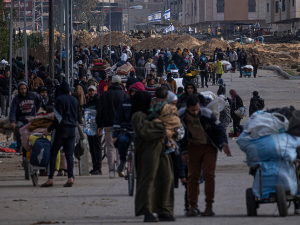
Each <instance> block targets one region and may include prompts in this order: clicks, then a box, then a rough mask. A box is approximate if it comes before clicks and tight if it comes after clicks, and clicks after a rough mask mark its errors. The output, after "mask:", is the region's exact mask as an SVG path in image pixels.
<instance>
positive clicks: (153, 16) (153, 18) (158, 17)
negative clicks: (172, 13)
mask: <svg viewBox="0 0 300 225" xmlns="http://www.w3.org/2000/svg"><path fill="white" fill-rule="evenodd" d="M148 21H149V22H150V23H151V22H157V21H161V11H159V12H156V13H152V14H150V15H149V16H148Z"/></svg>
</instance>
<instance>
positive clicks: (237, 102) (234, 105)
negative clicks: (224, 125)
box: [230, 95, 244, 118]
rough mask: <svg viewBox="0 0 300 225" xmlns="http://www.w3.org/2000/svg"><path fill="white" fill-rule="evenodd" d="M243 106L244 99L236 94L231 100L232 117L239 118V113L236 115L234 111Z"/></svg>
mask: <svg viewBox="0 0 300 225" xmlns="http://www.w3.org/2000/svg"><path fill="white" fill-rule="evenodd" d="M243 106H244V103H243V100H242V99H241V97H240V96H239V95H236V96H235V97H234V98H233V100H232V102H231V111H230V114H231V117H232V118H239V117H238V116H237V115H235V113H234V111H236V110H238V109H239V108H241V107H243Z"/></svg>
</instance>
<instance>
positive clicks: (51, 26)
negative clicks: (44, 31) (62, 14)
mask: <svg viewBox="0 0 300 225" xmlns="http://www.w3.org/2000/svg"><path fill="white" fill-rule="evenodd" d="M53 16H54V12H53V0H49V73H50V77H51V78H52V79H54V77H55V76H54V75H55V74H54V21H53Z"/></svg>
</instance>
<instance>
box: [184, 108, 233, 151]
mask: <svg viewBox="0 0 300 225" xmlns="http://www.w3.org/2000/svg"><path fill="white" fill-rule="evenodd" d="M178 113H179V117H180V120H181V123H182V124H183V126H184V128H185V137H184V138H183V139H182V140H181V141H180V142H179V150H180V152H181V154H182V155H184V154H187V149H188V138H187V135H188V130H187V126H186V120H185V115H186V113H188V112H186V108H182V109H180V110H179V112H178ZM199 120H200V124H201V126H202V128H203V129H204V132H205V135H206V138H207V139H208V140H209V141H210V142H211V143H212V145H213V146H214V147H215V148H217V149H219V150H220V151H222V148H223V145H224V144H228V141H227V135H226V131H225V129H224V127H223V125H222V123H221V122H220V121H218V120H217V118H216V117H215V115H214V114H213V113H212V111H210V110H209V109H207V108H202V107H201V111H200V112H199Z"/></svg>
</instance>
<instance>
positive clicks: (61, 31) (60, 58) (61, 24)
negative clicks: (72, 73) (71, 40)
mask: <svg viewBox="0 0 300 225" xmlns="http://www.w3.org/2000/svg"><path fill="white" fill-rule="evenodd" d="M63 27H64V0H60V57H59V65H60V68H62V48H63V44H62V33H63V32H64V28H63ZM62 69H63V68H62Z"/></svg>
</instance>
